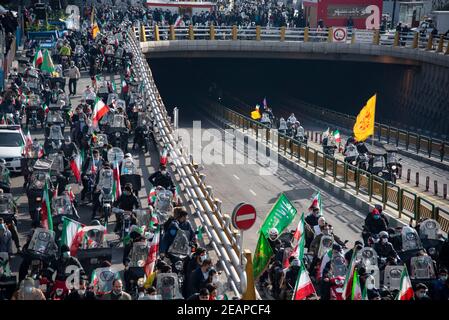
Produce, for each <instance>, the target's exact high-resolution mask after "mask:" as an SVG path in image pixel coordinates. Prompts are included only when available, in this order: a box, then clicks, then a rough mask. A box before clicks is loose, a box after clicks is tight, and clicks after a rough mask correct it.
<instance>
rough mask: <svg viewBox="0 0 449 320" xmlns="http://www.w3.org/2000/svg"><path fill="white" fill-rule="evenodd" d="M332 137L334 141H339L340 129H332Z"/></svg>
mask: <svg viewBox="0 0 449 320" xmlns="http://www.w3.org/2000/svg"><path fill="white" fill-rule="evenodd" d="M334 139H335V142H336V143H339V142H341V136H340V131H338V129H337V130H335V131H334Z"/></svg>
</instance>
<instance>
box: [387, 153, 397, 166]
mask: <svg viewBox="0 0 449 320" xmlns="http://www.w3.org/2000/svg"><path fill="white" fill-rule="evenodd" d="M387 163H388V164H390V163H398V157H397V154H396V153H394V152H389V153H387Z"/></svg>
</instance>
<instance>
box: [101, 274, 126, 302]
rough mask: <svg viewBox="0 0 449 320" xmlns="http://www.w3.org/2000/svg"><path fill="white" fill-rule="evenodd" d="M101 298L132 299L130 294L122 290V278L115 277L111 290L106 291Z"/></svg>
mask: <svg viewBox="0 0 449 320" xmlns="http://www.w3.org/2000/svg"><path fill="white" fill-rule="evenodd" d="M102 300H132V299H131V296H130V295H129V294H128V293H126V292H125V291H123V283H122V280H120V279H116V280H114V282H113V283H112V291H111V292H109V293H106V294H105V295H104V296H103V297H102Z"/></svg>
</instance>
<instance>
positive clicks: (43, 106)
mask: <svg viewBox="0 0 449 320" xmlns="http://www.w3.org/2000/svg"><path fill="white" fill-rule="evenodd" d="M42 109H44V112H45V113H48V112H49V111H50V109H49V108H48V106H47V104H46V103H44V104H42Z"/></svg>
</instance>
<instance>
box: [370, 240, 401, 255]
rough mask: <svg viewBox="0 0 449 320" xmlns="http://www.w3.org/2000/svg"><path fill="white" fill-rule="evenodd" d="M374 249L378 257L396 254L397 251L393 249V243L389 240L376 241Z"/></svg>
mask: <svg viewBox="0 0 449 320" xmlns="http://www.w3.org/2000/svg"><path fill="white" fill-rule="evenodd" d="M374 250H376V253H377V254H378V256H379V257H384V258H388V257H396V256H397V252H396V250H394V248H393V245H392V244H391V243H390V242H387V243H381V242H378V243H376V244H375V245H374Z"/></svg>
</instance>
